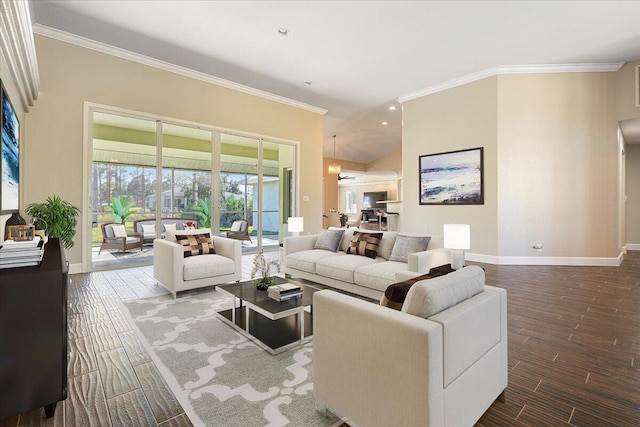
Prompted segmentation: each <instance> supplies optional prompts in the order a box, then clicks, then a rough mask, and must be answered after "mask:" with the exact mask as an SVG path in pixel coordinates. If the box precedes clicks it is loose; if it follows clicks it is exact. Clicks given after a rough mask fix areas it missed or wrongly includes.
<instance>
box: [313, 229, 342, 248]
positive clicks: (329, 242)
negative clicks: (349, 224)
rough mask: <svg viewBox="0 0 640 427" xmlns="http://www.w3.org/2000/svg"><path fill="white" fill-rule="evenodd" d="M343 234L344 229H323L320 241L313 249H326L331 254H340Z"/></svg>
mask: <svg viewBox="0 0 640 427" xmlns="http://www.w3.org/2000/svg"><path fill="white" fill-rule="evenodd" d="M343 234H344V230H342V229H335V230H331V229H322V230H320V234H319V235H318V239H317V240H316V244H315V245H314V247H313V248H314V249H326V250H328V251H331V252H338V248H340V241H341V240H342V235H343Z"/></svg>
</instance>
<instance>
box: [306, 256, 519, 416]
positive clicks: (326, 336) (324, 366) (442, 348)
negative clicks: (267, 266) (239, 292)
mask: <svg viewBox="0 0 640 427" xmlns="http://www.w3.org/2000/svg"><path fill="white" fill-rule="evenodd" d="M476 269H477V270H480V273H478V271H477V270H476ZM465 275H466V276H465ZM470 276H473V277H471V279H469V277H470ZM479 276H481V279H482V282H481V284H480V292H479V293H478V294H476V295H474V296H472V297H470V298H468V299H466V300H463V301H462V302H458V303H455V301H454V305H452V306H451V307H450V308H446V309H444V310H442V311H440V312H439V313H437V314H434V315H431V316H429V317H428V318H422V317H418V316H417V315H413V314H408V313H407V310H406V308H407V306H408V305H411V304H412V303H411V302H410V299H411V298H413V304H414V305H415V303H416V298H417V299H418V300H419V299H421V298H422V299H424V300H425V301H426V300H429V299H431V300H430V303H433V302H434V301H435V300H438V299H440V300H442V299H445V300H448V302H449V303H451V296H452V294H451V291H450V292H449V295H444V296H443V295H442V292H443V290H444V289H445V288H446V287H447V285H450V284H452V283H456V281H460V280H462V281H465V280H473V281H476V280H477V279H478V277H479ZM424 282H429V284H428V285H425V286H422V287H420V289H422V290H424V289H430V288H433V287H434V286H435V288H436V289H434V291H433V292H435V294H438V293H440V294H439V295H435V294H432V295H427V294H426V293H425V292H422V295H420V292H414V290H415V289H419V288H416V287H418V286H419V284H420V283H422V282H417V283H416V284H414V285H413V286H412V288H411V290H410V291H409V294H408V295H407V300H406V301H405V303H404V305H403V308H402V310H403V311H402V312H401V311H396V310H393V309H390V308H388V307H383V306H379V305H376V304H372V303H370V302H366V301H363V300H360V299H357V298H354V297H350V296H347V295H343V294H339V293H337V292H333V291H330V290H324V291H320V292H316V293H315V294H314V300H313V317H314V319H313V341H314V344H313V352H314V355H313V358H314V361H313V363H314V371H313V382H314V385H313V387H314V395H315V398H316V403H317V407H318V409H319V410H324V409H329V410H330V411H331V412H334V413H335V414H337V415H339V416H342V417H346V418H348V419H349V420H351V421H353V422H354V423H355V424H357V425H360V426H367V427H377V426H380V427H387V426H403V427H412V426H420V427H428V426H433V427H443V426H446V427H454V426H455V427H458V426H460V427H463V426H464V427H469V426H473V425H474V424H475V423H476V421H477V420H478V419H479V418H480V417H481V416H482V414H483V413H484V412H485V411H486V410H487V409H488V408H489V406H491V404H492V402H493V401H494V400H495V399H497V398H499V397H500V396H501V393H502V392H503V391H504V389H505V388H506V386H507V371H508V369H507V294H506V291H505V290H504V289H500V288H495V287H492V286H484V271H482V269H480V267H477V266H471V267H465V268H464V269H461V270H458V271H456V272H454V273H451V274H448V275H446V276H442V277H438V278H435V279H430V280H426V281H424ZM476 284H477V283H476ZM476 290H477V289H476ZM459 291H460V289H454V290H453V291H452V292H453V294H456V293H459ZM412 293H413V295H412ZM444 293H447V291H446V290H444ZM463 293H464V292H463ZM434 295H435V296H434ZM443 297H444V298H443Z"/></svg>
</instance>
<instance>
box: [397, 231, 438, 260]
mask: <svg viewBox="0 0 640 427" xmlns="http://www.w3.org/2000/svg"><path fill="white" fill-rule="evenodd" d="M429 240H431V237H430V236H414V235H410V234H403V233H399V234H398V236H397V237H396V241H395V243H394V244H393V251H391V256H390V257H389V261H399V262H407V261H408V259H409V254H413V253H416V252H422V251H426V250H427V246H429Z"/></svg>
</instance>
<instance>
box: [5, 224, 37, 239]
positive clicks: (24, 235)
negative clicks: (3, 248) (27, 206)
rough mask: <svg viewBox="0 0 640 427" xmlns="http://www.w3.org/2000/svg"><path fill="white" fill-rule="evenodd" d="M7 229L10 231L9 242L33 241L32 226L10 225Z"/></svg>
mask: <svg viewBox="0 0 640 427" xmlns="http://www.w3.org/2000/svg"><path fill="white" fill-rule="evenodd" d="M9 228H10V229H11V236H10V237H11V240H13V241H15V242H25V241H28V240H33V235H34V231H35V230H34V227H33V225H12V226H9Z"/></svg>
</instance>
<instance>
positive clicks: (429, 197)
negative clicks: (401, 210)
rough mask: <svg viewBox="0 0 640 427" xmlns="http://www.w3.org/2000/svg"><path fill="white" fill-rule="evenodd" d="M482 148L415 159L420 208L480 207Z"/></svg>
mask: <svg viewBox="0 0 640 427" xmlns="http://www.w3.org/2000/svg"><path fill="white" fill-rule="evenodd" d="M483 150H484V149H483V147H478V148H470V149H467V150H459V151H449V152H446V153H437V154H426V155H424V156H420V158H419V168H420V169H419V174H420V204H421V205H482V204H484V188H483V182H482V179H483V176H482V175H483V170H482V169H483Z"/></svg>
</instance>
